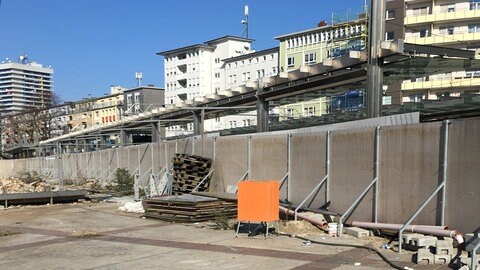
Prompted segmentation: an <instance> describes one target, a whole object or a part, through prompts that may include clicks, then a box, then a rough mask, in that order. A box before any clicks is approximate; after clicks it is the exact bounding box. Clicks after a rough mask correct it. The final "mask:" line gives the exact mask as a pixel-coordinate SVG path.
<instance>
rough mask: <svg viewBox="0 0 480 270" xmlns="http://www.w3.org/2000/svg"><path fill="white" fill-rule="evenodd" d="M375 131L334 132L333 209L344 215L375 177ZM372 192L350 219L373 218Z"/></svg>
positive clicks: (331, 156)
mask: <svg viewBox="0 0 480 270" xmlns="http://www.w3.org/2000/svg"><path fill="white" fill-rule="evenodd" d="M374 135H375V129H371V128H370V129H360V130H355V131H339V132H332V133H331V136H330V139H331V143H330V146H331V147H330V164H331V167H330V198H331V206H330V210H332V211H334V212H337V213H345V212H346V210H347V209H348V208H349V207H350V205H352V204H353V203H354V201H355V199H356V198H357V197H358V196H359V195H360V194H361V193H362V192H363V191H364V190H365V188H366V187H367V186H368V185H369V184H370V183H371V182H372V180H373V178H374V174H373V171H374V161H373V160H374V149H375V147H374V138H375V136H374ZM372 194H373V193H372V190H371V191H370V192H369V193H368V194H367V195H366V196H365V198H364V199H363V201H362V202H361V203H360V204H359V205H358V207H357V209H356V210H355V212H353V213H352V215H351V218H350V219H347V220H346V221H351V220H371V219H372Z"/></svg>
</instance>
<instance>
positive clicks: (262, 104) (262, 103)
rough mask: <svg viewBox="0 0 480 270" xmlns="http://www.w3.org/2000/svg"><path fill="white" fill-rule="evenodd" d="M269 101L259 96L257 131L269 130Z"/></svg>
mask: <svg viewBox="0 0 480 270" xmlns="http://www.w3.org/2000/svg"><path fill="white" fill-rule="evenodd" d="M268 109H269V108H268V101H266V100H265V98H261V97H258V98H257V132H267V131H268Z"/></svg>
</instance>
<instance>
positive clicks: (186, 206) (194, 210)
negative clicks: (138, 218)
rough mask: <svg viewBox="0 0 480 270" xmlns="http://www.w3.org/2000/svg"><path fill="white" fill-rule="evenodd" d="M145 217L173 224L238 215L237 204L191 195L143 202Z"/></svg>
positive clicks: (158, 198)
mask: <svg viewBox="0 0 480 270" xmlns="http://www.w3.org/2000/svg"><path fill="white" fill-rule="evenodd" d="M142 203H143V208H144V209H145V216H146V217H149V218H156V219H160V220H164V221H171V222H184V223H187V222H200V221H207V220H215V219H229V218H234V217H236V215H237V204H236V203H235V202H227V201H223V200H219V199H216V198H208V197H202V196H197V195H191V194H183V195H174V196H166V197H157V198H151V199H145V200H143V202H142Z"/></svg>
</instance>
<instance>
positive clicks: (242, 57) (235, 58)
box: [222, 47, 279, 63]
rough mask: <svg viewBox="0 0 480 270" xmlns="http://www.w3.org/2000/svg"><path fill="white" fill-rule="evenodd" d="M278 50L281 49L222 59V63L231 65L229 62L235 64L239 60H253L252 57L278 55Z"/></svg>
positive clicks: (274, 48)
mask: <svg viewBox="0 0 480 270" xmlns="http://www.w3.org/2000/svg"><path fill="white" fill-rule="evenodd" d="M278 50H279V47H273V48H270V49H266V50H262V51H256V52H252V53H247V54H242V55H239V56H235V57H230V58H225V59H222V61H223V62H225V63H229V62H234V61H237V60H242V59H248V58H252V57H255V56H259V55H263V54H269V53H274V52H276V53H278Z"/></svg>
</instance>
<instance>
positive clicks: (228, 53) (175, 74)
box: [157, 36, 253, 104]
mask: <svg viewBox="0 0 480 270" xmlns="http://www.w3.org/2000/svg"><path fill="white" fill-rule="evenodd" d="M252 41H253V40H252V39H246V38H242V37H235V36H224V37H221V38H217V39H213V40H209V41H206V42H204V43H203V44H195V45H191V46H186V47H182V48H178V49H173V50H168V51H163V52H159V53H157V54H158V55H162V56H163V57H164V64H165V66H164V76H165V104H176V103H179V102H181V101H186V100H193V99H194V98H195V97H201V96H206V95H208V94H214V93H218V92H219V91H220V90H222V88H223V87H224V86H225V77H224V76H223V74H222V66H223V62H222V59H226V58H230V57H235V56H239V55H242V54H246V53H249V52H251V51H250V44H251V43H252Z"/></svg>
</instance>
